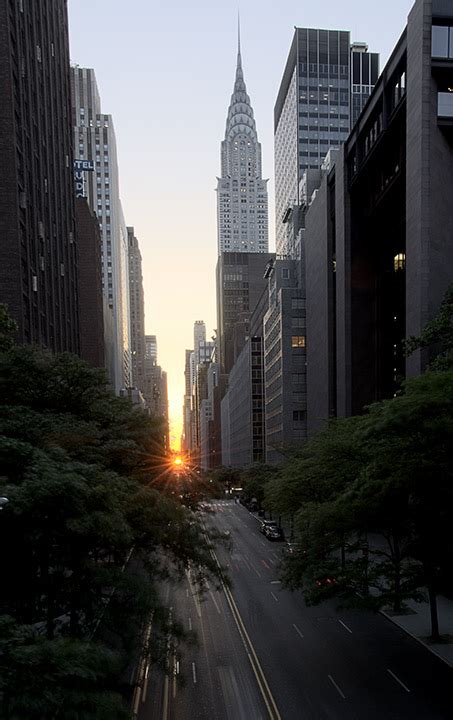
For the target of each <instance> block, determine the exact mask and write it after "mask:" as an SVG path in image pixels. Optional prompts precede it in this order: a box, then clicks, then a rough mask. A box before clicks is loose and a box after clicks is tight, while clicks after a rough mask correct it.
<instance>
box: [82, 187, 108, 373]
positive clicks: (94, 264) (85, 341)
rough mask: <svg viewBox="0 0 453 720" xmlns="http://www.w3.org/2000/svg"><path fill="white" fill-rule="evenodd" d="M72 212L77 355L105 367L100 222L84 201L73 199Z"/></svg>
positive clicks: (92, 363)
mask: <svg viewBox="0 0 453 720" xmlns="http://www.w3.org/2000/svg"><path fill="white" fill-rule="evenodd" d="M75 211H76V238H77V247H78V251H79V310H80V356H81V357H82V358H83V359H84V360H86V362H87V363H89V364H90V365H92V366H93V367H104V366H105V352H104V297H103V292H102V264H101V247H102V239H101V232H100V230H99V221H98V219H97V216H96V215H95V213H93V212H92V211H91V210H90V208H89V206H88V203H87V201H86V199H85V198H77V199H76V205H75Z"/></svg>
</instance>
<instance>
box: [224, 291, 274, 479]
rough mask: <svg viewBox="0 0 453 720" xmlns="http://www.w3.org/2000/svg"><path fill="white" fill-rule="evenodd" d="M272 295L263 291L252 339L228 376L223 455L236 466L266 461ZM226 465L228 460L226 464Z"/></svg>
mask: <svg viewBox="0 0 453 720" xmlns="http://www.w3.org/2000/svg"><path fill="white" fill-rule="evenodd" d="M268 307H269V292H268V288H267V287H266V288H265V290H264V291H263V293H262V295H261V297H260V299H259V301H258V303H257V304H256V306H255V309H254V311H253V313H252V316H251V319H250V336H249V338H248V339H247V341H246V343H245V345H244V347H243V349H242V351H241V353H240V354H239V357H238V359H237V361H236V363H235V365H234V367H233V368H232V370H231V372H230V375H229V377H228V389H227V391H226V393H225V396H224V397H223V399H222V407H221V417H223V418H224V419H223V421H222V422H225V423H228V427H225V428H224V427H223V426H222V456H224V457H225V458H228V464H229V465H232V466H233V467H247V466H248V465H252V464H253V463H257V462H264V461H265V440H266V438H265V397H264V341H263V330H264V326H263V321H264V316H265V314H266V312H267V310H268ZM223 462H224V464H225V461H223Z"/></svg>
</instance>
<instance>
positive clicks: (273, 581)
mask: <svg viewBox="0 0 453 720" xmlns="http://www.w3.org/2000/svg"><path fill="white" fill-rule="evenodd" d="M281 584H282V581H281V580H271V585H281Z"/></svg>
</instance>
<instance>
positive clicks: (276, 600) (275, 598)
mask: <svg viewBox="0 0 453 720" xmlns="http://www.w3.org/2000/svg"><path fill="white" fill-rule="evenodd" d="M271 595H272V597H273V598H274V600H275V602H278V597H277V596H276V595H274V593H273V592H272V590H271Z"/></svg>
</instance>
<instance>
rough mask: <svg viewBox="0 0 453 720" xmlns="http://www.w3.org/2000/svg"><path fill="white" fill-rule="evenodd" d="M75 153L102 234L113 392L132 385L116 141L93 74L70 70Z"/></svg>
mask: <svg viewBox="0 0 453 720" xmlns="http://www.w3.org/2000/svg"><path fill="white" fill-rule="evenodd" d="M71 84H72V114H73V125H74V148H75V153H76V159H77V160H87V161H89V162H90V163H91V164H92V168H93V169H92V171H88V172H85V173H84V178H83V182H82V183H81V184H82V189H81V190H79V193H80V194H83V195H84V196H86V198H87V200H88V204H89V205H90V207H91V209H92V210H93V211H94V212H95V213H96V214H97V216H98V219H99V226H100V228H101V233H102V270H103V287H104V295H105V297H106V300H107V308H109V309H107V312H110V313H111V314H112V315H113V323H111V321H110V322H106V327H109V326H111V325H112V324H113V331H114V334H113V337H112V338H111V343H112V344H113V353H114V377H113V378H112V381H113V384H114V387H115V390H116V391H117V392H119V391H120V389H121V388H122V387H128V386H130V384H131V356H130V321H129V261H128V235H127V228H126V223H125V221H124V216H123V210H122V207H121V201H120V194H119V172H118V162H117V152H116V139H115V131H114V127H113V121H112V116H111V115H105V114H103V113H102V112H101V101H100V98H99V91H98V88H97V83H96V76H95V73H94V70H92V69H89V68H79V67H73V68H71Z"/></svg>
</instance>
